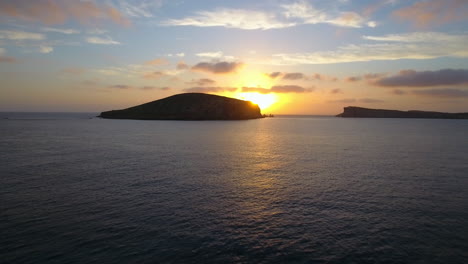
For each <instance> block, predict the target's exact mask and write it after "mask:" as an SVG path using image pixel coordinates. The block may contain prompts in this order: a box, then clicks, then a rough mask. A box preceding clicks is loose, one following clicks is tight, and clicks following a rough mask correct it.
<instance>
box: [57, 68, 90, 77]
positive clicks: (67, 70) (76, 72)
mask: <svg viewBox="0 0 468 264" xmlns="http://www.w3.org/2000/svg"><path fill="white" fill-rule="evenodd" d="M85 71H86V69H84V68H79V67H70V68H64V69H62V70H61V71H60V72H61V73H65V74H72V75H81V74H83V73H84V72H85Z"/></svg>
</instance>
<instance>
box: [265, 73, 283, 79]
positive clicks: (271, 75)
mask: <svg viewBox="0 0 468 264" xmlns="http://www.w3.org/2000/svg"><path fill="white" fill-rule="evenodd" d="M265 74H266V75H267V76H268V77H270V78H272V79H275V78H276V77H279V76H281V75H282V73H281V72H272V73H269V74H268V73H265Z"/></svg>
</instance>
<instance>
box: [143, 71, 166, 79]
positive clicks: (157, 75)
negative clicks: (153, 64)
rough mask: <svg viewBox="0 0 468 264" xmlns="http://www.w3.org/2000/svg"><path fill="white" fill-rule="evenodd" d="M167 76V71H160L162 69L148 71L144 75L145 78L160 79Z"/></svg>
mask: <svg viewBox="0 0 468 264" xmlns="http://www.w3.org/2000/svg"><path fill="white" fill-rule="evenodd" d="M164 76H166V74H165V73H163V72H160V71H154V72H147V73H145V74H144V75H143V78H145V79H159V78H161V77H164Z"/></svg>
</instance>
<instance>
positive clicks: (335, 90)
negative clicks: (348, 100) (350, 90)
mask: <svg viewBox="0 0 468 264" xmlns="http://www.w3.org/2000/svg"><path fill="white" fill-rule="evenodd" d="M330 93H331V94H341V93H343V91H341V89H340V88H336V89H332V90H331V91H330Z"/></svg>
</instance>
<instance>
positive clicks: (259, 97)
mask: <svg viewBox="0 0 468 264" xmlns="http://www.w3.org/2000/svg"><path fill="white" fill-rule="evenodd" d="M238 98H239V99H242V100H246V101H251V102H252V103H254V104H257V105H258V106H259V107H260V109H261V110H265V109H267V108H269V107H270V106H272V105H273V104H274V103H276V102H277V101H278V98H277V97H276V95H274V94H260V93H240V94H239V95H238Z"/></svg>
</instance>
